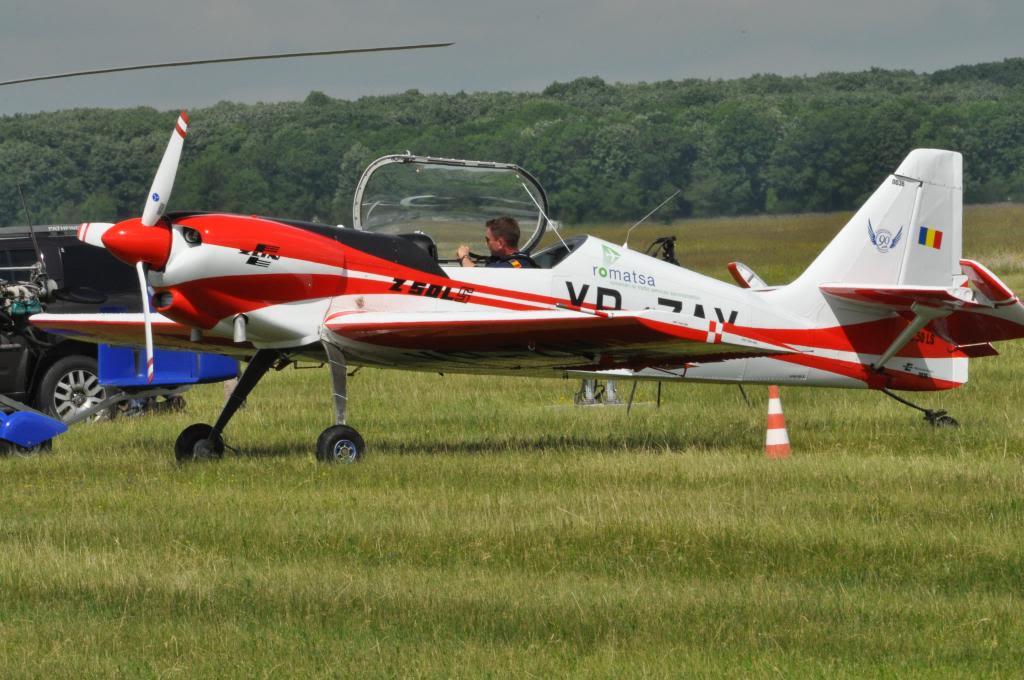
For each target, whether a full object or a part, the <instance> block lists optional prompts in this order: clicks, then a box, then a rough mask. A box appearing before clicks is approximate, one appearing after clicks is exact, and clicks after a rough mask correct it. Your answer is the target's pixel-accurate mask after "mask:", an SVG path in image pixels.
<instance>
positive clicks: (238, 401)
mask: <svg viewBox="0 0 1024 680" xmlns="http://www.w3.org/2000/svg"><path fill="white" fill-rule="evenodd" d="M323 346H324V349H325V350H326V352H327V358H328V361H329V363H330V366H331V386H332V391H333V393H334V422H335V423H336V424H335V425H332V426H331V427H328V428H327V429H326V430H324V431H323V432H322V433H321V434H320V437H319V439H317V442H316V458H317V460H319V461H321V462H323V463H355V462H356V461H358V460H360V459H361V458H362V457H363V454H364V453H366V443H365V442H364V441H363V438H362V437H361V436H360V435H359V433H358V432H356V430H355V429H354V428H351V427H349V426H348V425H346V424H345V407H346V403H347V401H348V398H347V396H346V379H347V377H348V376H347V373H346V365H345V356H344V355H343V354H342V352H341V350H340V349H338V348H337V347H336V346H335V345H334V344H332V343H330V342H328V341H326V340H325V341H324V343H323ZM286 363H287V359H286V358H285V356H284V355H282V354H281V353H280V352H277V351H275V350H269V349H261V350H259V351H257V352H256V354H255V355H253V358H252V361H250V362H249V365H248V366H246V368H245V372H244V373H242V377H241V378H239V380H238V385H236V386H235V389H234V391H233V392H232V393H231V396H230V397H228V400H227V403H225V404H224V408H223V409H222V410H221V412H220V416H218V418H217V422H216V423H214V424H213V425H212V426H211V425H207V424H205V423H196V424H194V425H189V426H188V427H186V428H185V429H184V430H182V432H181V434H180V435H178V440H177V441H176V442H174V457H175V458H176V459H177V461H178V462H179V463H183V462H187V461H193V460H218V459H220V458H221V457H223V455H224V437H223V436H222V433H223V432H224V428H225V427H227V424H228V422H229V421H230V420H231V418H232V416H234V415H235V412H236V411H238V409H239V407H240V406H241V405H242V404H243V403H244V402H245V399H246V397H248V396H249V393H250V392H251V391H252V389H253V388H254V387H256V384H257V383H258V382H259V381H260V379H261V378H262V377H263V376H264V375H265V374H266V373H267V371H268V370H270V369H271V368H272V367H273V366H275V365H278V366H279V367H282V366H283V365H284V364H286Z"/></svg>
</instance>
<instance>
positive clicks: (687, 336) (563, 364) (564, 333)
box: [325, 309, 795, 370]
mask: <svg viewBox="0 0 1024 680" xmlns="http://www.w3.org/2000/svg"><path fill="white" fill-rule="evenodd" d="M325 326H326V328H327V330H328V331H330V333H331V334H332V335H333V336H334V339H335V342H337V344H339V345H340V346H341V347H342V349H343V350H344V351H345V352H346V354H347V355H349V356H352V357H353V359H355V360H359V359H360V358H361V359H363V360H366V361H367V362H369V363H381V364H388V363H390V364H391V365H400V364H401V365H407V366H409V365H412V366H414V365H416V364H422V367H424V368H427V367H433V368H437V369H438V370H443V368H442V367H443V366H445V365H449V366H450V365H451V364H453V363H454V364H459V365H460V368H463V369H471V368H473V367H477V368H479V369H481V370H483V369H486V368H506V369H515V368H519V369H529V368H579V367H588V368H599V367H600V368H614V367H642V366H650V365H683V364H684V363H687V362H694V361H700V362H709V361H724V360H726V359H735V358H740V357H747V356H768V355H774V354H785V353H791V352H794V351H795V350H794V349H792V348H790V347H787V346H784V345H780V344H778V343H773V342H770V341H768V340H765V339H762V338H760V337H758V335H757V332H756V329H747V328H741V327H738V326H735V325H733V324H728V323H722V322H719V321H709V320H706V319H700V318H697V317H688V316H685V315H680V314H672V313H669V312H662V311H655V310H643V311H628V312H622V311H597V312H583V311H576V310H572V309H564V310H563V309H556V310H542V311H521V312H507V311H501V312H492V311H480V312H350V313H343V314H340V315H335V316H333V317H329V318H328V319H327V321H326V323H325Z"/></svg>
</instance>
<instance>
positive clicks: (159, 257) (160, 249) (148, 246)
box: [100, 219, 171, 270]
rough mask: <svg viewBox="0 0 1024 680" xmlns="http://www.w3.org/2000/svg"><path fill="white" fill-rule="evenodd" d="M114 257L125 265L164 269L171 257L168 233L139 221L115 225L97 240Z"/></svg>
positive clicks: (169, 234)
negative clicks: (143, 264) (137, 264)
mask: <svg viewBox="0 0 1024 680" xmlns="http://www.w3.org/2000/svg"><path fill="white" fill-rule="evenodd" d="M100 240H101V241H102V242H103V245H104V247H105V248H106V249H107V250H109V251H110V252H111V253H112V254H113V255H114V257H116V258H117V259H119V260H122V261H124V262H127V263H128V264H131V265H134V264H135V263H137V262H145V263H146V264H148V265H149V266H150V267H152V268H153V269H157V270H160V269H163V268H164V265H166V264H167V258H168V257H170V255H171V230H170V229H169V228H168V227H167V226H165V225H163V224H156V225H154V226H152V227H147V226H145V225H143V224H142V221H141V220H139V219H130V220H125V221H123V222H118V223H117V224H115V225H114V226H113V227H111V228H109V229H107V230H106V231H104V232H103V236H102V237H101V238H100Z"/></svg>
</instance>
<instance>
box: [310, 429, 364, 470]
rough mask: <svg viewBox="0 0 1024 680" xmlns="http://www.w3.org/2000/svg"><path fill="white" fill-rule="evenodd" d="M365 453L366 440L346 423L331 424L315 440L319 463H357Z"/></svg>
mask: <svg viewBox="0 0 1024 680" xmlns="http://www.w3.org/2000/svg"><path fill="white" fill-rule="evenodd" d="M365 453H366V442H364V441H363V438H362V436H361V435H360V434H359V433H358V432H356V431H355V429H354V428H351V427H349V426H348V425H332V426H331V427H329V428H327V429H326V430H324V431H323V432H322V433H320V438H319V439H317V440H316V459H317V460H318V461H320V462H321V463H357V462H359V461H360V460H362V458H363V455H364V454H365Z"/></svg>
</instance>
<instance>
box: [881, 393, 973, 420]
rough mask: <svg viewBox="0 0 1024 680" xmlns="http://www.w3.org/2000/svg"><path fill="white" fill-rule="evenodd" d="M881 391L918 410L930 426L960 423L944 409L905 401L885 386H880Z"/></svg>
mask: <svg viewBox="0 0 1024 680" xmlns="http://www.w3.org/2000/svg"><path fill="white" fill-rule="evenodd" d="M882 393H883V394H885V395H886V396H888V397H892V398H893V399H895V400H896V401H898V402H900V403H901V404H906V405H907V406H909V407H910V408H913V409H917V410H918V411H920V412H921V413H923V414H924V419H925V420H926V421H928V424H929V425H931V426H932V427H960V423H958V422H957V420H956V418H954V417H953V416H951V415H949V413H947V412H946V411H942V410H938V411H933V410H931V409H927V408H924V407H921V406H918V405H917V404H914V403H911V402H909V401H907V400H906V399H904V398H903V397H901V396H899V395H897V394H895V393H894V392H891V391H890V390H888V389H887V388H885V387H883V388H882Z"/></svg>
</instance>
